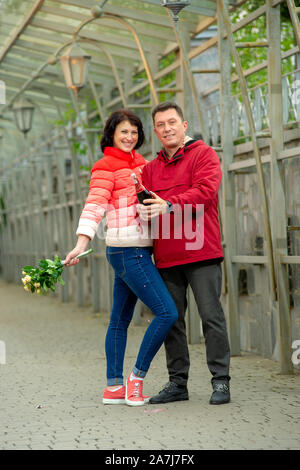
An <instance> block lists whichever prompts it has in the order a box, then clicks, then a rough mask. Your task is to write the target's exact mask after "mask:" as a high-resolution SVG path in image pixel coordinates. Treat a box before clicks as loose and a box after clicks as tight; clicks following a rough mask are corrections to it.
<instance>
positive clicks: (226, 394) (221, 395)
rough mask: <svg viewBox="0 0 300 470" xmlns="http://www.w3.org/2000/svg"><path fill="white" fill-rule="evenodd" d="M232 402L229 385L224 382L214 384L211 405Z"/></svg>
mask: <svg viewBox="0 0 300 470" xmlns="http://www.w3.org/2000/svg"><path fill="white" fill-rule="evenodd" d="M229 402H230V391H229V385H228V384H227V383H224V382H215V383H213V393H212V396H211V397H210V401H209V403H210V404H211V405H223V404H224V403H229Z"/></svg>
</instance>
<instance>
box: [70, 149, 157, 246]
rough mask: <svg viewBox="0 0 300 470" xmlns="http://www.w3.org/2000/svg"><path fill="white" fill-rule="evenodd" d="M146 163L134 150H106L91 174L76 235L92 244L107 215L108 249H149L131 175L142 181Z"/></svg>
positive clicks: (149, 241)
mask: <svg viewBox="0 0 300 470" xmlns="http://www.w3.org/2000/svg"><path fill="white" fill-rule="evenodd" d="M146 163H147V161H146V160H145V159H144V158H143V157H142V156H141V155H139V154H138V153H136V152H135V151H134V150H133V151H132V152H130V153H128V152H123V151H122V150H119V149H117V148H114V147H106V148H105V150H104V157H103V158H102V159H101V160H98V161H97V162H96V163H95V165H94V166H93V168H92V171H91V181H90V188H89V194H88V197H87V200H86V202H85V206H84V208H83V211H82V213H81V216H80V220H79V225H78V228H77V230H76V235H87V236H88V237H90V239H91V240H92V239H93V238H94V236H95V234H96V231H97V227H98V225H99V223H100V221H101V220H102V218H103V216H104V213H106V224H107V232H106V244H107V245H108V246H150V245H152V240H151V239H150V238H149V237H148V234H147V230H146V229H147V226H141V224H140V219H139V217H138V214H137V211H136V204H137V197H136V192H135V186H134V182H133V180H132V178H131V176H130V175H131V173H133V172H134V173H136V175H137V177H138V178H139V179H140V169H142V168H143V167H144V165H145V164H146Z"/></svg>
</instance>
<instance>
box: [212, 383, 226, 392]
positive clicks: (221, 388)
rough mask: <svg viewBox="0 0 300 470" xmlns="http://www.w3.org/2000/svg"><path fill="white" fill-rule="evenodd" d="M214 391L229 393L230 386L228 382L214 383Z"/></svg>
mask: <svg viewBox="0 0 300 470" xmlns="http://www.w3.org/2000/svg"><path fill="white" fill-rule="evenodd" d="M214 391H215V392H222V393H227V392H228V391H229V387H228V385H226V384H215V385H214Z"/></svg>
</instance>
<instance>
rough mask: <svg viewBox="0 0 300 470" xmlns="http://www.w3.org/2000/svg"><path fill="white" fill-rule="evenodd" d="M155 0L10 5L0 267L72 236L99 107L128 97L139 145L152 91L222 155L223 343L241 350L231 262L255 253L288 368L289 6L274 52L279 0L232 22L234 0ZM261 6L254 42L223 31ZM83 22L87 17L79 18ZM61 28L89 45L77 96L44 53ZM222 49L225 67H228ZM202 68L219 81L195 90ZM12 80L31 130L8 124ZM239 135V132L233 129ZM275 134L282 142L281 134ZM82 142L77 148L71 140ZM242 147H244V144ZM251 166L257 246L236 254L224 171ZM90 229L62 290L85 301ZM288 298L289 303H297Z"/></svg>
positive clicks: (104, 304) (294, 80) (0, 112)
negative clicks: (174, 8) (29, 109)
mask: <svg viewBox="0 0 300 470" xmlns="http://www.w3.org/2000/svg"><path fill="white" fill-rule="evenodd" d="M160 3H161V2H160V1H159V0H139V1H138V0H132V1H131V2H121V0H111V1H110V0H108V1H106V2H102V4H103V15H102V16H101V17H99V18H98V19H95V18H93V17H92V16H91V14H90V9H91V8H92V7H93V6H94V2H92V1H90V0H55V1H54V0H51V1H48V0H44V1H42V0H39V1H36V2H35V3H34V5H32V8H31V9H30V11H28V12H26V13H24V12H23V17H21V18H20V24H19V26H18V27H17V30H16V31H15V32H14V34H13V35H12V36H11V37H10V39H9V41H7V42H6V44H5V46H4V47H3V48H2V50H0V79H1V80H3V81H4V82H5V84H6V104H5V105H3V106H1V108H0V127H3V129H4V131H5V137H4V138H3V139H2V142H1V141H0V178H1V186H0V197H1V201H2V205H1V206H0V214H1V219H0V220H1V232H0V250H1V251H0V256H1V262H0V264H1V269H2V275H3V277H4V278H5V279H7V280H9V281H13V282H19V281H20V270H21V267H22V266H24V265H25V264H35V263H36V262H37V261H38V260H39V259H40V258H42V257H51V256H53V255H54V254H59V255H61V256H62V257H63V256H64V255H65V254H66V253H67V252H68V251H69V250H70V249H71V248H72V247H73V245H74V243H75V229H76V226H77V222H78V219H79V216H80V213H81V209H82V206H83V203H84V200H85V197H86V195H87V192H88V184H87V183H88V174H89V173H88V171H87V170H84V169H83V168H81V167H83V166H91V165H92V164H93V162H95V161H96V160H97V159H98V158H99V152H98V147H97V146H98V145H99V143H98V142H97V133H98V132H99V130H100V132H101V128H103V124H104V122H105V119H106V117H107V116H108V115H109V113H110V112H111V111H112V110H114V109H116V108H118V107H120V106H127V107H129V108H132V109H134V110H135V111H136V112H138V113H139V114H140V116H141V117H142V119H143V121H144V122H145V125H146V134H147V135H148V137H149V138H148V141H147V143H146V145H145V147H144V148H143V153H144V155H145V156H146V157H147V158H149V159H151V158H152V156H153V155H154V154H155V153H154V152H155V150H157V148H158V143H157V141H155V138H154V135H153V132H152V129H151V118H150V108H151V107H152V105H154V104H155V103H157V102H158V100H159V99H163V98H162V97H168V98H171V99H176V100H177V102H179V104H181V105H182V106H183V108H184V110H185V114H186V117H187V118H188V120H189V122H190V129H189V132H190V133H192V134H193V135H194V134H199V133H202V134H203V136H204V137H205V139H206V140H207V141H208V142H209V143H210V144H212V145H213V146H214V147H215V148H216V150H217V151H218V153H219V156H220V159H221V162H222V170H223V184H222V190H221V192H220V215H221V222H222V235H223V245H224V253H225V263H224V275H225V281H224V289H223V300H224V303H225V304H226V312H227V317H228V322H229V331H230V341H231V349H232V352H233V354H240V351H241V347H242V349H243V344H241V341H242V340H241V328H242V326H241V321H242V322H243V321H244V319H243V317H242V315H243V312H242V311H241V302H240V298H239V292H238V279H239V273H240V271H241V269H245V270H247V269H248V267H249V266H252V267H253V269H256V268H255V267H256V266H260V267H261V269H262V270H263V271H262V272H260V274H259V275H260V276H263V279H264V281H263V282H264V283H265V284H264V285H265V293H264V294H262V295H263V296H264V297H263V298H264V301H263V305H264V308H265V311H266V316H268V315H270V316H271V317H272V322H273V329H274V330H275V333H274V338H273V340H272V347H271V351H269V350H268V351H267V352H266V355H269V356H270V355H271V354H273V355H274V357H276V358H278V359H279V361H280V368H281V371H282V372H283V373H290V372H292V370H293V364H292V362H291V355H292V351H291V344H292V339H293V338H295V336H296V335H297V334H298V330H297V326H295V324H292V323H291V305H290V301H289V296H290V293H291V292H290V290H291V285H290V284H289V270H288V266H291V265H297V264H299V261H300V253H296V254H294V255H291V253H289V252H288V231H287V225H290V224H288V219H287V214H286V189H285V187H284V184H283V179H282V173H283V166H284V162H285V161H287V159H291V158H294V157H295V158H297V157H300V153H299V151H298V148H297V147H298V145H299V144H298V141H297V139H299V140H300V134H299V119H300V111H299V110H300V108H299V106H300V104H299V103H300V76H299V54H300V53H299V47H300V41H299V19H298V14H299V9H297V8H296V7H295V4H294V2H293V1H292V0H287V5H288V8H289V11H290V13H291V22H292V25H293V28H294V33H295V38H296V41H297V44H296V45H295V47H293V48H292V49H291V50H289V51H285V52H284V53H282V52H281V42H280V35H278V31H280V5H281V3H283V0H282V1H281V0H266V1H265V2H264V4H262V6H261V7H259V8H258V9H257V10H256V11H253V12H252V13H250V14H248V15H247V16H245V17H244V18H243V19H241V20H240V21H239V22H238V23H235V24H231V21H230V10H231V9H234V8H236V7H238V6H241V5H242V4H243V3H245V1H241V2H237V1H233V2H227V0H216V1H214V0H205V1H204V2H198V1H192V2H191V6H190V7H188V8H186V9H185V10H184V11H183V12H182V13H181V14H180V22H179V28H175V27H174V25H173V23H172V19H171V16H170V15H168V14H167V12H166V11H165V9H163V8H162V7H161V5H160ZM24 15H25V16H24ZM262 15H265V18H266V24H267V34H266V38H263V40H262V41H260V42H259V43H258V42H257V43H248V42H247V43H236V42H235V40H234V33H236V32H237V31H239V30H240V29H242V28H243V27H245V26H246V25H247V24H249V23H251V22H254V21H255V20H257V19H258V18H259V17H261V16H262ZM87 24H90V26H89V27H83V26H86V25H87ZM212 25H217V31H218V32H217V34H216V35H212V36H211V37H210V38H209V39H207V40H206V41H204V42H203V43H198V44H197V45H196V46H195V47H193V48H191V46H190V40H191V38H197V35H198V34H200V33H201V32H203V31H209V30H210V29H209V28H210V27H211V26H212ZM3 26H4V30H5V28H6V27H7V28H8V29H9V20H8V21H7V25H6V24H5V21H4V25H3ZM74 31H77V33H78V39H79V42H81V43H82V45H83V47H84V48H85V50H86V51H87V52H88V53H89V54H91V55H92V56H93V60H92V63H91V67H90V72H89V83H88V86H87V87H86V89H84V90H82V92H81V94H80V97H79V102H77V101H76V99H75V98H74V96H73V94H72V92H70V93H69V91H68V90H67V89H66V87H65V84H64V80H63V78H62V74H61V71H60V69H59V67H58V66H53V65H51V64H53V63H55V60H54V58H53V56H58V55H59V53H60V51H61V50H63V48H64V47H65V46H66V44H68V42H70V41H72V35H73V34H74ZM0 34H1V29H0ZM242 47H247V48H251V49H253V50H255V48H257V47H266V48H267V50H268V60H267V61H264V62H263V63H261V64H258V65H256V66H255V67H253V69H249V70H243V69H242V67H241V62H240V55H239V50H240V49H241V48H242ZM213 48H217V57H218V64H217V63H216V64H214V66H212V65H211V64H207V66H206V67H203V68H199V67H198V68H195V67H193V61H194V60H195V59H197V58H199V57H202V56H203V57H204V56H205V53H206V52H207V51H210V50H212V49H213ZM170 54H174V58H173V61H172V62H170V63H169V64H168V66H167V67H162V66H161V64H162V59H163V58H164V57H168V56H170ZM231 56H232V58H233V60H234V62H235V66H236V74H237V75H236V76H233V75H232V71H231ZM49 57H50V59H49ZM287 57H295V58H296V59H295V62H296V65H295V69H294V70H293V71H292V72H290V73H288V74H285V75H282V71H281V61H282V60H284V59H285V58H287ZM297 63H298V65H297ZM264 68H265V69H267V71H268V81H267V82H266V83H264V84H261V85H259V86H256V87H254V88H253V89H248V87H247V77H249V76H250V75H251V74H253V73H255V72H257V71H258V70H263V69H264ZM139 74H140V76H141V78H140V79H136V81H135V82H134V81H133V77H138V75H139ZM172 74H173V75H174V74H175V78H174V76H173V75H172ZM203 74H207V76H210V75H211V74H214V75H215V74H218V75H219V77H220V80H219V84H218V85H214V86H213V87H211V86H209V80H208V85H207V87H206V88H205V89H203V90H201V91H200V92H199V90H198V89H197V77H198V76H203ZM171 76H172V79H171V78H170V79H169V80H168V81H169V84H168V85H163V86H162V85H161V82H162V80H164V79H166V78H167V79H168V77H171ZM205 76H206V75H205ZM237 80H238V81H239V83H240V87H241V92H240V94H239V95H235V96H232V82H234V81H237ZM22 94H25V95H26V97H27V98H29V99H31V101H32V102H33V103H36V104H37V109H36V111H35V118H34V126H33V130H32V133H31V134H29V136H28V138H26V139H24V138H21V137H20V136H17V135H16V132H15V130H14V123H13V121H12V117H11V113H10V106H11V105H12V103H13V102H14V101H15V100H16V99H17V98H18V97H19V96H21V95H22ZM196 95H197V96H198V105H197V106H195V105H196V104H197V100H196V101H195V97H196ZM298 95H299V100H298V99H297V96H298ZM214 96H215V97H216V98H215V99H214V100H213V98H214ZM85 100H86V101H85ZM91 102H93V106H92V108H91V105H90V104H89V103H91ZM212 102H213V103H214V104H213V105H211V103H212ZM70 103H71V105H72V107H71V109H73V114H72V119H71V120H70V121H69V122H68V123H66V122H64V120H65V113H66V110H68V108H67V106H68V105H70ZM206 103H208V104H207V105H206ZM83 108H84V113H83V112H82V109H83ZM96 121H97V122H96ZM201 123H202V128H201ZM204 126H205V129H204V128H203V127H204ZM289 126H290V130H289ZM287 132H289V134H287ZM241 139H244V141H245V142H244V143H240V142H242V141H241ZM266 139H268V140H266ZM284 139H286V140H287V139H289V141H290V142H291V144H289V147H286V146H285V141H284ZM76 144H78V145H77V146H76ZM242 146H244V147H242ZM82 148H84V151H82V153H83V154H84V155H83V156H82V157H83V158H82V160H81V157H80V155H78V149H82ZM266 148H268V152H267V153H266V151H265V150H264V149H266ZM243 149H247V152H246V151H245V152H244V154H243ZM262 151H263V152H262ZM262 153H263V154H262ZM245 154H247V155H246V156H245ZM239 155H240V156H241V158H239ZM266 165H267V167H268V169H267V170H266ZM67 168H68V170H67ZM253 169H255V171H256V175H257V191H258V198H259V201H260V202H259V205H260V209H261V210H260V217H261V222H262V223H261V227H260V229H261V236H262V238H263V240H264V246H263V249H262V252H261V253H259V254H255V253H254V254H253V253H252V254H250V253H248V254H246V255H245V254H241V253H239V252H238V250H237V238H238V233H237V230H236V227H238V216H237V207H238V201H237V191H236V185H237V180H238V178H239V175H240V174H241V172H242V171H243V172H246V173H248V174H250V173H251V171H252V170H253ZM266 172H267V173H268V177H267V178H268V183H266ZM294 216H295V218H296V217H300V214H298V213H295V214H294ZM298 225H300V222H299V223H298ZM101 227H102V225H101ZM101 227H100V228H101ZM295 227H296V225H294V228H295ZM296 228H297V227H296ZM298 228H299V227H298ZM99 230H100V229H99ZM99 233H100V232H99ZM103 238H104V236H102V237H100V238H98V237H97V236H96V237H95V240H94V241H93V247H94V249H95V255H94V256H93V258H92V259H89V260H88V259H87V260H85V261H84V262H81V263H80V264H79V265H78V266H77V267H76V272H75V271H70V270H65V275H64V276H65V280H66V281H67V282H66V285H65V286H64V287H62V288H61V298H62V300H63V301H69V300H71V299H76V301H77V303H78V305H81V306H83V305H86V304H88V303H92V305H93V309H94V311H100V310H101V311H109V310H110V308H111V290H112V272H111V270H110V268H109V266H108V264H107V263H106V262H105V260H104V257H105V255H104V246H105V243H104V240H103ZM262 273H263V274H262ZM257 275H258V274H257ZM189 295H190V305H189V323H188V324H189V339H190V342H197V341H199V339H200V336H201V333H200V324H199V317H198V315H197V313H196V312H195V305H194V303H193V299H192V297H191V293H189ZM138 308H139V309H140V308H141V305H140V304H139V307H138ZM295 312H296V313H295V315H296V316H297V315H298V316H300V313H299V311H298V310H295ZM297 318H298V317H297ZM299 334H300V332H299ZM242 342H243V341H242ZM246 349H247V348H246ZM249 349H250V350H251V347H249ZM259 352H262V353H265V351H261V350H259Z"/></svg>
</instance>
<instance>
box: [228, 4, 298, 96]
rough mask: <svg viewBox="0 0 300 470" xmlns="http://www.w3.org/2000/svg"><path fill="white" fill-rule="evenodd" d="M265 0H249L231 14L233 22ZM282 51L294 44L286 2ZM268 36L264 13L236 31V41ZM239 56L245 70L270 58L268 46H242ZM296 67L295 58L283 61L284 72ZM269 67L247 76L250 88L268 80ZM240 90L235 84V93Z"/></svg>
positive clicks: (283, 12)
mask: <svg viewBox="0 0 300 470" xmlns="http://www.w3.org/2000/svg"><path fill="white" fill-rule="evenodd" d="M264 4H265V0H249V1H248V2H246V3H245V4H243V5H242V6H241V7H240V8H238V9H237V10H236V11H235V12H234V13H232V14H231V20H232V23H237V22H239V21H240V20H241V19H243V18H244V17H245V16H246V15H248V14H249V13H251V12H253V11H255V10H256V9H257V8H259V7H261V6H263V5H264ZM278 33H279V34H281V51H282V52H284V51H287V50H289V49H291V48H292V47H293V46H294V35H293V27H292V24H291V20H290V16H289V12H288V8H287V6H286V4H281V31H280V32H278ZM266 38H267V27H266V15H262V16H260V17H259V18H257V19H256V20H255V21H253V22H251V23H250V24H248V25H246V26H244V27H243V28H242V29H240V30H239V31H237V32H235V33H234V40H235V42H256V41H262V40H265V39H266ZM239 56H240V60H241V65H242V67H243V70H247V69H249V68H251V67H254V66H256V65H258V64H260V63H262V62H263V61H266V60H267V59H268V48H266V47H257V48H254V49H253V48H242V49H239ZM293 69H294V63H293V59H292V58H289V59H287V60H284V61H283V62H282V72H283V73H287V72H291V71H292V70H293ZM232 71H233V73H235V71H236V67H235V63H234V61H233V60H232ZM267 74H268V72H267V68H265V69H263V70H259V71H258V72H256V73H253V74H251V75H250V76H248V78H247V84H248V87H249V88H253V87H255V86H257V85H259V84H261V83H264V82H266V81H267ZM238 92H239V85H238V83H234V84H233V94H236V93H238Z"/></svg>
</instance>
